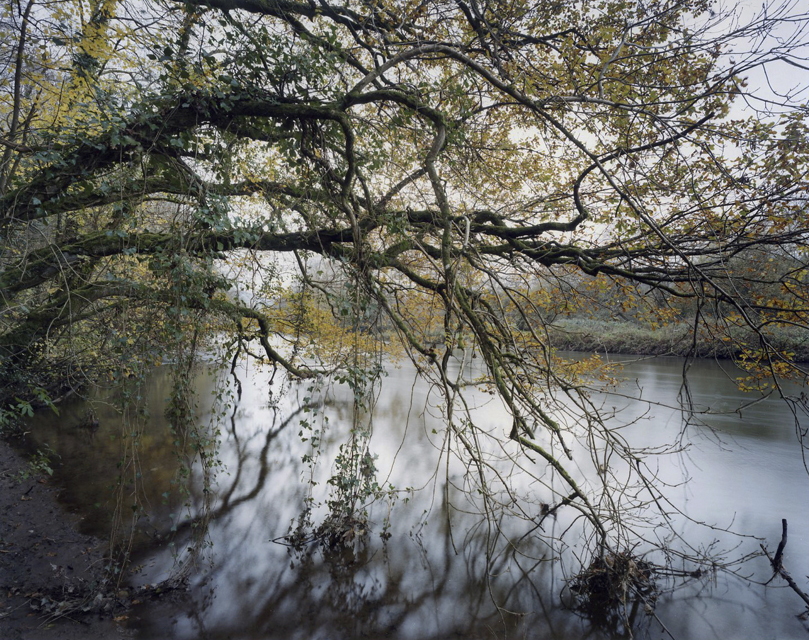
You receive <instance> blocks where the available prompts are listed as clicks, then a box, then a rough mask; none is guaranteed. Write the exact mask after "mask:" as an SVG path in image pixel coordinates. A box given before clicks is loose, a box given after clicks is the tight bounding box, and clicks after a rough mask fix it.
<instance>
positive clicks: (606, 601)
mask: <svg viewBox="0 0 809 640" xmlns="http://www.w3.org/2000/svg"><path fill="white" fill-rule="evenodd" d="M653 578H654V567H653V566H652V565H651V564H649V563H648V562H645V561H644V560H642V559H640V558H638V557H636V556H633V555H632V554H631V553H630V552H628V551H622V552H617V553H607V554H605V555H603V556H599V557H597V558H596V559H595V560H593V561H592V562H591V563H590V565H589V566H587V567H586V568H584V569H582V571H580V572H579V573H578V574H576V575H575V576H573V577H572V578H571V579H570V580H569V581H568V588H569V589H570V591H571V592H572V593H573V595H574V596H575V609H576V610H577V611H578V612H579V613H581V614H582V615H584V616H585V617H587V618H589V619H590V620H591V621H592V622H594V623H596V624H598V625H599V626H606V627H609V628H613V629H617V628H621V627H623V628H627V627H629V626H631V623H632V621H633V620H634V618H635V616H636V615H637V614H638V612H639V611H643V612H644V613H647V614H651V613H652V612H653V610H654V606H655V602H656V601H657V596H658V594H659V591H658V588H657V585H656V584H655V581H654V579H653Z"/></svg>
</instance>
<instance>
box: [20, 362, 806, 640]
mask: <svg viewBox="0 0 809 640" xmlns="http://www.w3.org/2000/svg"><path fill="white" fill-rule="evenodd" d="M682 372H683V361H682V360H680V359H676V358H652V359H641V360H637V361H631V360H629V359H626V362H625V363H624V368H623V371H622V372H621V373H620V376H621V378H622V382H621V383H620V384H618V385H617V386H615V387H613V388H612V391H613V392H614V393H612V394H610V395H604V396H601V397H600V401H601V402H603V405H604V407H605V408H608V409H610V410H613V409H614V410H615V411H616V412H617V417H616V418H615V420H616V421H620V422H621V423H622V424H630V425H631V426H628V427H626V428H625V430H624V436H625V437H626V438H627V439H628V440H629V441H631V443H632V444H633V445H634V446H636V447H655V446H658V445H659V444H661V443H663V442H671V441H679V442H680V443H681V444H682V445H683V447H682V449H683V450H682V451H681V452H679V453H676V454H671V455H667V456H665V457H661V458H660V459H659V460H655V461H654V463H653V465H654V466H653V468H654V470H655V473H656V475H657V477H658V479H659V481H660V482H667V483H669V484H670V487H669V489H668V490H667V492H666V495H667V496H668V497H669V499H670V500H671V503H672V505H673V506H675V507H676V508H677V509H679V510H680V511H681V512H682V514H684V516H688V518H686V517H684V516H683V515H677V514H676V513H675V512H674V511H673V509H671V510H670V512H671V513H672V514H673V515H672V516H671V517H672V519H673V521H674V529H675V530H676V531H677V532H678V533H681V534H682V535H683V537H684V538H686V539H687V540H688V541H689V542H690V543H691V544H693V545H694V548H695V549H703V550H705V551H706V553H708V552H713V551H716V550H718V549H720V548H722V549H730V550H731V551H730V552H729V554H728V555H727V557H728V558H734V557H741V556H744V555H745V554H747V553H751V552H755V551H757V550H758V549H759V544H760V542H762V541H764V542H766V544H767V545H768V547H769V549H770V550H771V551H772V550H774V548H775V547H776V545H777V543H778V541H779V540H780V536H781V519H782V518H786V519H787V520H788V522H789V530H790V536H789V542H788V545H787V547H786V554H785V559H784V564H785V566H786V568H787V569H788V570H789V571H790V572H791V574H792V575H793V576H794V577H795V578H796V580H797V582H798V583H799V584H800V585H802V587H803V588H804V589H805V590H807V591H809V578H805V576H809V491H808V490H807V489H809V474H808V473H807V471H806V469H805V467H804V463H803V459H802V456H801V449H800V446H799V443H798V439H797V436H796V421H795V417H794V415H793V414H792V413H791V412H790V410H789V407H788V405H787V404H786V403H784V402H783V401H780V400H776V399H769V400H766V401H763V402H759V403H755V404H752V405H750V406H747V407H745V408H744V409H742V410H741V411H738V412H735V413H733V412H732V411H733V410H734V409H735V408H737V407H740V406H744V405H746V404H749V403H750V402H751V401H752V400H753V399H754V397H755V396H753V395H751V394H744V393H742V392H740V391H739V390H738V388H737V386H736V384H735V381H734V378H735V377H736V376H737V375H738V372H737V371H735V370H734V369H733V368H732V366H730V365H729V364H727V363H724V364H722V363H717V362H713V361H697V362H695V363H693V365H692V366H691V367H690V370H689V373H688V380H689V389H690V391H691V394H692V401H693V402H694V405H695V406H696V407H698V408H702V409H706V410H707V409H710V411H709V412H708V413H706V414H705V415H703V416H702V419H701V420H700V421H699V422H694V423H693V424H686V423H685V422H684V420H685V418H684V414H683V412H681V411H680V410H679V409H678V408H677V407H678V394H681V392H682V382H683V377H682ZM169 377H170V376H169V371H168V370H167V369H166V368H163V370H158V371H156V372H155V374H154V375H153V376H152V377H151V378H150V379H149V380H148V381H147V383H146V384H145V385H144V386H142V387H139V388H136V389H135V390H134V391H133V393H134V396H135V397H136V398H137V400H138V406H139V407H140V410H139V411H134V410H133V411H132V412H131V415H129V416H127V417H126V419H122V417H121V416H120V415H119V413H118V412H117V410H116V409H115V403H114V402H113V401H112V399H106V400H104V399H102V397H101V396H99V397H98V398H96V399H95V400H94V402H93V412H94V414H95V416H96V417H97V419H98V426H97V427H95V425H93V426H92V427H89V426H88V425H87V419H86V418H87V415H88V414H87V410H88V409H87V405H84V404H79V403H76V404H73V405H70V406H66V407H64V408H63V409H62V412H61V414H60V416H59V417H58V418H57V417H42V418H40V419H39V420H38V421H39V424H37V425H36V428H35V429H34V430H33V432H34V434H35V438H36V442H35V443H34V445H33V446H35V447H38V448H40V449H43V448H44V446H45V443H47V446H48V447H49V448H50V449H51V450H52V451H54V452H55V453H56V454H58V456H59V459H58V464H57V465H56V480H57V481H58V482H60V483H61V484H62V485H63V486H64V488H65V490H64V493H63V499H64V501H65V502H66V503H67V504H68V506H69V507H70V508H72V509H74V510H77V511H78V512H79V513H81V514H82V517H83V518H84V526H85V527H86V531H87V532H88V533H95V534H97V535H101V536H104V535H106V532H107V531H108V529H109V522H110V518H111V514H116V513H117V514H118V515H119V517H121V518H122V519H124V520H125V521H134V522H136V524H137V528H138V530H139V533H138V535H137V536H136V537H135V539H134V540H133V542H132V545H133V546H132V549H133V551H132V558H133V562H134V564H135V565H136V566H137V572H136V575H135V577H134V578H133V581H134V582H135V583H145V582H152V583H153V582H156V581H158V580H160V579H162V578H164V577H166V576H168V575H169V574H170V573H171V572H172V571H176V570H177V566H178V563H179V562H181V561H182V560H183V559H184V558H186V556H187V555H188V554H186V553H185V552H184V549H185V548H186V547H187V546H188V545H189V540H190V537H191V536H192V535H193V534H194V532H195V531H200V530H202V528H203V526H202V524H201V523H200V522H199V520H198V516H199V514H200V510H199V509H200V507H199V505H200V504H201V503H202V501H203V498H204V497H206V496H215V498H213V500H212V502H211V515H212V519H211V521H210V524H209V526H208V527H207V529H205V531H206V534H207V537H206V538H205V544H204V545H203V548H202V553H201V554H200V555H198V556H196V560H195V564H194V566H193V567H192V571H191V572H190V576H191V578H190V580H191V585H192V591H191V597H190V599H189V600H188V602H186V603H185V604H184V605H183V606H182V607H178V608H176V609H174V610H171V609H169V610H168V611H167V610H166V608H165V607H162V608H160V609H156V608H154V607H153V606H151V605H149V604H148V603H147V604H144V605H141V606H139V607H136V608H135V610H134V612H133V615H131V616H130V620H129V624H130V628H131V632H132V634H133V635H134V636H135V637H138V638H144V639H151V638H158V637H159V638H166V639H177V640H180V639H183V640H185V639H189V640H190V639H192V638H209V639H212V640H213V639H215V640H220V639H221V640H224V639H226V638H228V639H233V640H237V639H244V640H247V639H256V640H257V639H268V640H269V639H271V638H279V639H281V638H283V639H285V640H286V639H295V638H301V639H307V640H312V639H317V638H324V639H326V638H328V639H343V638H345V639H349V638H351V639H353V638H402V639H404V638H413V639H426V638H452V637H464V638H512V637H513V638H542V639H548V640H562V639H564V640H576V639H578V638H612V637H625V635H622V633H621V632H620V631H617V630H616V629H614V628H613V629H609V628H606V629H605V628H598V627H594V626H593V625H592V623H591V622H590V621H588V620H587V619H585V618H583V617H582V616H580V615H578V614H577V613H576V612H574V611H571V610H570V608H569V607H568V606H566V605H569V604H571V602H572V600H571V598H572V596H571V594H570V592H569V591H567V590H566V589H565V588H564V576H565V575H566V574H569V572H570V571H571V569H575V549H573V548H571V549H569V551H568V552H567V553H566V554H564V553H563V554H562V555H561V556H554V555H552V554H551V553H550V551H549V548H548V546H547V545H546V544H545V542H544V541H543V539H542V535H547V536H551V537H552V536H555V535H559V534H561V533H562V529H565V528H566V527H567V526H568V525H569V522H567V521H565V519H564V517H562V511H560V518H559V519H557V520H553V521H551V520H548V521H547V524H546V526H545V529H544V531H543V532H542V535H539V533H540V532H539V531H538V530H537V529H536V527H528V526H527V525H528V524H531V523H526V522H525V521H523V520H519V521H516V522H513V523H512V522H505V521H503V522H501V523H500V526H501V529H502V531H503V533H504V537H503V538H499V540H501V541H502V540H503V539H506V540H512V541H514V545H513V546H514V548H515V549H516V548H517V546H519V553H516V552H514V553H512V552H510V551H509V545H505V547H506V548H505V549H504V548H503V545H502V544H501V545H500V546H499V547H497V546H496V545H494V543H493V542H492V540H493V539H492V537H491V536H487V533H490V529H489V528H488V527H489V524H490V523H489V522H487V520H486V519H485V518H483V517H482V516H481V514H480V512H479V511H478V510H476V506H475V505H476V503H475V500H474V496H472V497H471V498H470V497H469V496H468V495H467V493H466V491H465V489H468V488H469V484H468V483H466V482H465V479H464V477H465V468H464V467H463V466H462V465H460V464H459V463H458V462H457V461H451V460H449V461H448V459H447V457H446V456H445V455H443V446H444V444H443V443H444V440H443V437H442V433H443V431H444V430H443V428H442V427H443V422H442V418H441V408H440V405H441V398H440V397H439V395H438V394H437V393H436V392H435V390H434V389H432V388H431V387H430V386H429V385H427V384H426V383H424V382H423V381H422V380H420V379H419V378H418V376H417V375H416V372H415V369H414V368H413V367H412V365H410V364H408V363H400V364H399V365H396V366H393V365H391V366H389V367H388V370H387V375H386V376H384V377H383V378H382V379H381V383H380V384H381V387H380V389H379V393H378V400H377V402H376V405H375V407H374V411H373V418H372V424H373V435H372V436H371V438H370V445H369V447H370V451H371V453H372V454H373V455H374V456H376V458H375V465H376V467H377V477H378V479H379V482H380V485H381V486H382V487H383V488H387V489H391V488H393V489H392V490H391V491H390V492H389V493H388V494H387V496H386V497H383V498H381V499H380V500H378V501H377V503H376V504H374V505H373V506H372V507H371V509H370V511H369V517H370V524H369V526H368V529H369V531H370V532H369V533H368V534H367V535H365V536H364V535H363V534H364V529H363V527H361V526H359V525H358V527H357V531H356V532H355V533H356V535H357V537H358V538H363V539H364V540H365V542H364V544H357V545H355V552H354V553H329V552H326V551H324V550H323V549H322V548H320V547H318V546H317V545H316V544H314V543H312V544H309V545H304V548H303V549H301V550H297V551H296V550H292V549H290V548H289V547H288V546H287V545H285V544H283V542H284V536H286V535H287V534H288V533H289V532H290V527H291V526H292V525H293V524H294V523H295V522H297V520H296V519H297V518H299V516H300V514H301V510H302V508H303V507H304V505H305V504H307V500H308V499H309V498H311V499H312V500H313V501H314V503H315V508H314V509H313V517H314V519H315V520H317V518H318V517H320V516H322V514H323V507H322V506H321V507H318V506H317V503H319V502H324V501H325V500H326V499H327V496H328V492H327V488H328V484H327V480H328V478H329V475H330V473H331V467H330V463H329V462H328V461H329V460H332V459H334V456H336V455H337V453H338V448H339V447H340V445H341V444H342V443H344V442H345V440H346V434H347V433H348V431H349V430H350V428H351V425H352V416H353V415H354V408H353V405H352V396H351V394H350V393H349V390H348V388H347V387H346V386H345V385H340V384H337V383H324V384H322V385H320V386H318V387H317V388H312V387H311V386H309V385H307V384H305V383H290V382H287V381H285V380H282V379H281V376H280V374H278V375H276V377H275V378H271V371H269V370H262V369H260V368H256V367H255V366H254V365H252V364H251V363H250V362H245V363H243V364H242V365H241V366H240V368H239V370H238V377H239V379H240V381H241V384H242V393H241V397H238V396H237V395H236V394H235V392H233V393H231V394H229V395H227V394H226V395H225V396H222V395H221V394H220V393H219V392H220V391H221V389H222V387H223V385H222V380H223V374H222V373H220V372H207V373H201V374H200V375H199V376H198V377H197V378H196V381H195V384H196V387H197V391H198V394H199V398H200V401H199V407H198V408H197V411H198V413H199V415H200V423H201V424H202V425H216V426H214V427H213V428H218V429H219V431H220V434H219V446H218V450H217V452H216V455H215V456H213V457H212V458H211V459H212V460H213V464H214V467H215V471H216V472H217V477H216V481H215V486H213V487H211V493H206V491H207V490H206V489H204V483H203V481H202V478H201V472H200V470H199V467H198V466H194V465H191V466H188V465H187V464H186V459H185V458H184V456H183V455H178V453H177V450H178V443H179V444H180V445H185V446H187V447H188V450H192V449H193V445H194V443H195V441H194V437H193V434H192V433H172V431H171V429H170V427H169V425H168V422H167V420H166V418H165V416H164V412H163V408H162V407H163V403H164V400H165V397H166V396H167V394H168V390H169ZM230 389H231V391H233V389H234V387H233V385H232V383H231V386H230ZM790 391H791V392H800V389H796V388H791V389H790ZM473 397H474V401H475V402H476V404H477V407H476V408H475V410H474V411H475V415H476V418H477V419H478V420H480V421H481V422H483V423H486V424H488V425H490V426H492V428H495V429H498V428H500V427H499V426H498V425H500V424H501V423H502V424H510V422H509V421H508V418H507V416H506V415H505V412H504V410H503V408H502V406H501V405H500V404H499V403H497V402H496V401H495V400H494V399H493V397H492V396H490V395H489V394H488V393H486V392H485V391H484V390H480V391H478V392H477V393H476V394H475V395H474V396H473ZM633 398H634V399H633ZM304 408H306V409H304ZM302 421H304V422H302ZM302 425H303V426H302ZM806 426H807V422H806V419H805V417H804V418H803V427H804V428H805V427H806ZM316 431H317V433H315V432H316ZM502 431H503V432H504V433H505V434H507V433H508V428H507V427H505V426H504V427H502ZM313 435H316V436H317V437H319V438H320V439H321V441H322V443H321V446H320V448H319V451H320V454H319V456H320V458H319V461H320V464H318V465H317V466H315V467H314V471H312V467H311V466H310V465H308V464H306V463H305V462H302V460H305V459H307V458H306V456H312V455H313V452H314V450H313V449H312V446H311V444H312V442H311V437H312V436H313ZM134 440H137V443H138V448H137V458H136V461H135V462H136V463H133V462H130V460H131V458H132V457H131V456H126V457H123V458H122V454H121V451H122V448H124V449H128V448H129V447H130V446H131V444H132V442H133V441H134ZM182 477H187V478H189V479H190V482H189V486H190V489H189V490H187V491H183V490H182V489H181V487H180V485H181V483H180V482H178V478H182ZM408 489H412V490H408ZM136 494H137V495H139V496H140V502H139V504H142V505H145V507H144V508H140V507H136V506H134V505H135V504H136V502H137V501H136V499H135V495H136ZM130 503H131V504H130ZM116 504H117V505H118V506H119V507H122V508H121V509H120V510H119V511H117V512H116V511H115V505H116ZM130 506H131V508H130ZM697 523H704V524H697ZM706 525H710V526H706ZM725 528H731V529H732V530H733V531H734V532H737V533H738V534H740V535H730V534H728V533H726V532H725V531H723V529H725ZM380 533H385V536H384V538H383V536H380V535H379V534H380ZM487 558H488V559H487ZM732 568H733V569H734V571H735V572H736V573H737V574H738V575H734V574H732V573H729V572H727V571H717V572H715V573H712V572H709V573H708V574H707V575H706V576H703V577H701V578H699V579H692V580H691V581H690V582H689V583H688V584H686V586H681V587H679V588H677V589H673V588H672V589H670V590H668V589H666V590H665V591H664V593H663V594H662V595H661V597H660V598H659V600H658V602H657V606H656V607H655V609H654V615H650V614H647V613H644V611H643V609H642V608H640V609H639V610H636V611H634V612H633V622H634V625H635V626H634V635H635V637H639V638H644V637H648V638H664V637H674V638H677V639H689V638H700V639H701V640H710V639H712V638H717V639H720V638H721V639H722V640H731V639H734V638H739V639H743V638H757V639H766V638H779V639H784V638H787V639H788V638H805V637H806V635H807V630H808V629H809V627H807V623H805V622H803V621H801V620H800V619H799V618H798V617H797V615H798V614H800V613H801V612H802V610H803V606H802V602H801V601H800V600H799V598H798V597H797V595H796V594H795V593H793V592H792V591H791V590H789V589H788V588H785V587H784V585H783V582H782V581H781V580H780V578H776V579H775V580H773V582H772V583H770V586H768V587H764V586H762V585H761V584H758V583H760V582H765V581H766V580H767V579H768V578H769V577H770V574H771V571H770V570H769V567H768V563H767V561H766V559H764V558H761V557H758V558H754V559H751V560H749V561H747V562H745V563H743V564H740V565H738V566H733V567H732ZM661 586H663V587H664V588H668V587H673V586H675V583H674V582H666V581H662V582H661ZM495 603H496V604H497V605H498V606H499V608H498V606H495ZM158 611H159V613H158Z"/></svg>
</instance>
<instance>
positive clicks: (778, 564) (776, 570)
mask: <svg viewBox="0 0 809 640" xmlns="http://www.w3.org/2000/svg"><path fill="white" fill-rule="evenodd" d="M786 546H787V521H786V518H784V519H782V520H781V542H779V543H778V548H777V549H776V550H775V556H773V557H770V554H769V553H768V552H767V548H766V547H765V546H764V545H761V550H762V551H763V552H764V555H765V556H767V559H768V560H769V561H770V564H771V565H772V569H773V574H772V578H770V579H769V580H767V582H765V583H764V584H765V585H768V584H770V582H772V580H773V578H775V576H781V577H782V578H783V579H784V580H786V582H787V584H788V585H789V587H790V589H792V590H793V591H794V592H795V593H797V594H798V595H799V596H800V597H801V599H802V600H803V601H804V602H805V603H806V605H807V606H809V595H806V592H805V591H803V590H802V589H801V588H800V587H799V586H798V584H797V583H796V582H795V580H793V579H792V576H791V575H789V572H788V571H787V570H786V569H785V568H784V562H783V559H784V547H786Z"/></svg>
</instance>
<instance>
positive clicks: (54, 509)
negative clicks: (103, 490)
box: [0, 439, 127, 640]
mask: <svg viewBox="0 0 809 640" xmlns="http://www.w3.org/2000/svg"><path fill="white" fill-rule="evenodd" d="M58 491H59V490H58V488H57V487H55V486H53V485H52V484H51V483H50V482H49V480H48V477H47V474H44V475H42V474H40V473H37V472H36V470H35V469H32V467H31V465H30V463H29V462H28V461H27V460H25V458H24V457H23V456H22V455H20V454H19V453H18V452H17V451H16V450H15V449H14V448H13V447H12V446H11V445H10V444H9V443H8V442H6V441H5V440H3V439H0V638H3V639H4V640H50V639H54V640H55V639H57V638H58V640H90V639H93V640H100V639H105V640H106V639H113V638H124V637H127V634H126V632H125V630H123V629H122V628H119V627H118V624H117V623H116V621H115V620H114V617H113V615H114V611H113V609H114V607H115V603H114V602H113V601H112V599H107V601H104V598H99V599H98V600H93V599H92V598H93V597H94V596H93V594H94V593H98V592H99V590H98V588H97V587H98V584H99V581H100V580H101V579H102V576H103V555H104V548H105V544H104V542H103V541H101V540H99V539H97V538H94V537H92V536H87V535H83V534H82V533H80V531H79V526H80V520H79V518H78V517H77V516H76V515H74V514H70V513H67V512H66V511H65V510H64V509H63V508H62V506H61V505H60V504H59V501H58ZM82 602H84V604H83V606H79V607H78V608H77V605H78V604H79V603H82ZM105 607H106V608H107V610H105ZM82 608H86V609H87V611H85V612H82V611H81V609H82ZM68 609H71V610H74V611H73V613H71V614H70V615H67V616H65V615H60V614H61V613H62V612H66V611H67V610H68Z"/></svg>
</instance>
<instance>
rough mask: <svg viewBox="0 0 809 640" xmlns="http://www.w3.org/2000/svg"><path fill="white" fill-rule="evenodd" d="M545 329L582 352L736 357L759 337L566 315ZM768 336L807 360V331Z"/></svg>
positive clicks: (557, 343) (560, 345)
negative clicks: (723, 336)
mask: <svg viewBox="0 0 809 640" xmlns="http://www.w3.org/2000/svg"><path fill="white" fill-rule="evenodd" d="M548 331H549V336H550V340H551V344H553V346H554V347H556V348H557V349H559V350H561V351H582V352H585V353H588V352H589V353H602V354H603V353H610V354H618V355H621V354H623V355H643V356H680V357H686V356H691V357H697V358H735V357H739V356H740V355H741V353H742V348H743V346H744V345H747V346H749V347H750V348H752V349H756V348H757V347H758V345H759V337H758V336H757V335H755V334H754V333H753V332H752V331H750V330H743V329H738V330H736V331H735V332H734V335H733V339H732V340H723V339H721V338H720V337H719V336H717V335H713V334H711V333H710V332H709V331H708V330H707V329H706V328H705V327H702V328H701V329H700V332H699V333H698V335H697V337H696V340H695V339H694V336H693V335H692V333H693V326H692V325H690V324H686V323H673V324H668V325H664V326H661V327H658V328H655V329H652V328H650V327H649V326H647V325H640V324H636V323H632V322H622V321H619V320H615V321H609V320H590V319H584V318H568V319H564V320H557V321H556V322H555V323H554V324H553V325H549V327H548ZM767 338H768V340H769V341H770V344H771V345H772V347H773V348H775V349H777V350H778V351H780V352H788V353H791V354H794V355H793V356H792V357H793V359H794V360H795V361H796V362H809V334H807V333H806V332H805V331H798V330H790V329H786V328H779V329H771V330H770V333H769V335H768V336H767Z"/></svg>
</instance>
